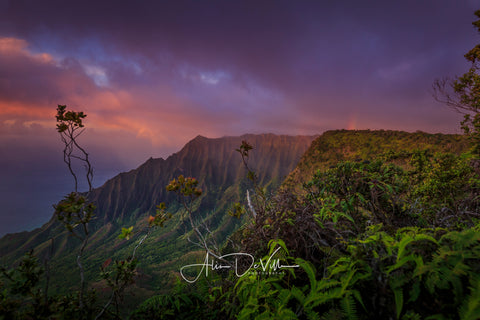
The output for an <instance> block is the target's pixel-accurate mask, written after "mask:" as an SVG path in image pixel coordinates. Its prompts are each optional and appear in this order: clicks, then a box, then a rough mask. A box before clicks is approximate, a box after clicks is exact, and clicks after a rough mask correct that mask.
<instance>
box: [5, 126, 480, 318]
mask: <svg viewBox="0 0 480 320" xmlns="http://www.w3.org/2000/svg"><path fill="white" fill-rule="evenodd" d="M252 137H254V136H249V138H252ZM243 138H246V137H243ZM200 139H204V138H200ZM196 140H198V138H197V139H196ZM239 141H240V140H237V141H236V142H239ZM197 143H198V141H195V140H194V141H193V142H192V144H191V145H190V146H189V145H187V147H186V148H185V150H189V153H183V154H184V155H183V156H182V157H183V158H184V159H185V158H189V159H198V155H199V154H205V152H206V151H202V150H201V148H202V147H203V146H205V144H203V145H198V144H197ZM196 144H197V145H196ZM257 145H261V144H258V143H257ZM237 147H238V146H237ZM207 149H208V148H207ZM192 150H194V151H192ZM212 150H215V149H212ZM232 150H235V148H234V147H233V146H232ZM272 150H273V149H272ZM470 150H471V144H470V143H469V142H468V139H466V138H465V137H463V136H458V135H442V134H435V135H433V134H427V133H422V132H417V133H406V132H396V131H345V130H341V131H329V132H326V133H325V134H323V135H322V136H320V137H318V138H317V139H315V140H314V141H313V142H312V144H311V146H310V147H309V148H308V150H307V151H306V152H305V154H304V155H303V157H302V159H301V161H300V163H299V164H298V166H297V167H296V169H295V170H294V171H293V172H292V174H291V175H290V176H289V177H288V179H287V180H286V182H285V184H284V186H283V188H282V189H281V190H280V191H279V192H277V193H275V194H274V195H271V194H270V193H269V192H268V191H266V190H264V189H263V188H262V183H265V182H267V181H271V178H270V179H265V178H259V177H264V176H265V175H264V174H262V173H261V170H257V168H261V169H262V170H265V168H271V167H272V166H270V165H269V163H271V162H268V161H267V160H265V162H262V161H260V162H258V161H256V162H253V161H250V160H251V159H252V158H253V157H254V155H255V153H256V152H259V151H258V150H257V149H256V148H253V150H248V152H247V153H246V157H245V158H246V160H247V161H246V162H247V168H246V169H245V168H244V169H243V170H242V171H241V174H240V173H234V174H233V176H234V179H241V177H238V175H243V176H249V177H250V179H246V180H245V179H243V180H241V181H243V182H242V184H241V185H239V186H237V187H236V188H241V190H242V191H241V192H242V193H243V194H245V190H247V189H248V190H250V192H251V197H252V199H251V202H252V203H251V206H249V205H248V203H247V201H246V200H241V199H240V203H239V204H238V205H239V207H238V208H237V209H238V211H239V214H238V216H239V217H240V220H239V219H238V218H234V217H232V216H231V215H228V214H226V212H224V213H223V215H224V217H228V219H234V220H237V221H238V222H239V223H240V221H244V222H243V223H244V224H243V227H241V228H240V229H238V231H236V232H235V230H236V229H237V228H233V229H232V230H231V233H230V234H231V236H230V237H229V238H230V241H228V242H225V243H223V245H222V247H221V248H220V251H221V253H222V254H227V253H238V252H245V253H249V254H251V255H252V256H254V257H255V259H256V262H258V261H260V260H261V261H262V262H261V263H262V264H265V265H268V264H269V263H270V265H269V266H268V267H266V270H267V272H247V273H246V274H245V275H243V276H242V277H238V276H237V275H236V274H235V272H234V271H233V270H230V271H227V270H223V271H218V270H213V269H212V270H210V271H209V272H208V275H207V274H206V273H205V272H200V273H199V277H198V279H197V281H194V282H192V283H188V282H186V281H185V280H184V279H183V278H182V277H181V276H180V274H179V273H178V270H179V269H180V268H181V267H182V266H185V265H188V264H192V263H203V262H204V258H205V255H204V252H203V253H202V250H201V249H196V250H193V251H192V247H191V246H190V247H188V241H187V240H186V239H185V238H184V237H183V238H182V234H185V231H184V230H185V228H186V227H182V228H180V226H181V225H182V224H181V219H179V215H180V211H173V212H178V213H177V214H175V213H174V214H173V217H172V219H170V220H168V221H166V222H165V225H164V227H163V228H159V229H156V231H154V232H153V233H152V234H150V236H149V237H148V239H147V240H146V241H145V243H144V244H142V246H141V247H139V249H138V257H139V264H138V267H136V266H135V270H136V271H135V272H134V274H132V275H134V278H135V279H136V280H135V281H136V285H134V287H133V288H136V289H135V290H134V291H133V292H135V293H136V294H137V295H139V296H140V297H145V296H148V295H152V294H155V293H156V294H157V295H155V296H153V297H152V298H149V299H147V300H146V301H144V302H143V303H141V304H140V305H139V306H137V307H135V306H134V302H133V301H135V299H133V300H132V298H131V293H128V292H126V293H125V296H124V297H123V298H124V299H125V300H124V301H125V302H124V306H123V311H122V312H123V314H124V316H126V315H127V314H128V313H125V312H127V311H128V310H132V308H133V309H136V310H135V311H134V312H133V313H132V314H131V315H130V317H131V318H132V319H170V318H171V319H178V318H180V319H181V318H184V319H188V318H201V319H213V318H217V319H218V318H220V319H231V318H235V317H237V318H239V319H253V318H267V319H271V318H279V319H280V318H281V319H289V318H291V319H295V318H309V319H321V318H324V319H374V318H378V319H380V318H381V319H425V318H428V317H434V318H442V317H444V318H447V319H450V318H460V319H476V318H477V317H478V316H479V315H480V313H479V312H480V309H479V308H480V305H479V304H478V301H479V299H478V294H479V290H480V286H479V285H480V282H479V279H480V278H479V276H478V275H479V271H480V270H478V269H479V266H480V263H479V262H480V261H479V259H480V258H478V257H480V255H479V254H480V242H479V240H480V230H479V225H478V217H479V214H478V212H479V210H478V209H479V201H478V196H479V190H480V178H479V176H478V173H477V172H476V170H477V167H478V166H477V163H478V161H477V160H476V158H475V157H474V156H473V155H472V153H471V152H470ZM182 152H183V151H182ZM212 152H213V151H212ZM190 153H193V155H192V154H190ZM207 153H208V152H207ZM267 154H268V152H267ZM231 156H232V157H235V156H236V157H237V159H239V161H240V160H241V156H240V155H239V154H238V153H236V152H234V151H233V153H232V154H231ZM174 157H178V156H174ZM220 158H222V159H223V158H224V157H220ZM227 158H229V157H227ZM281 158H282V157H280V159H281ZM231 159H233V158H231ZM275 159H277V158H275ZM152 161H155V160H149V161H148V162H147V163H146V164H145V165H144V166H142V167H141V168H139V169H138V170H136V171H132V172H131V173H128V174H127V175H130V176H131V178H129V180H128V179H127V180H128V181H130V183H126V182H121V181H126V180H125V179H126V178H127V177H123V176H122V175H120V177H119V178H117V179H114V180H111V181H109V182H107V183H106V184H105V186H104V189H103V190H99V191H98V192H96V193H94V194H96V195H100V194H101V192H106V191H105V190H112V188H114V186H121V185H122V183H125V185H126V186H129V187H131V185H132V184H135V183H136V182H135V181H142V180H148V179H149V175H148V174H146V173H142V170H145V169H146V168H149V167H151V166H152V164H153V162H152ZM157 161H159V162H163V161H164V160H157ZM210 161H211V160H210ZM230 161H233V160H230ZM278 161H279V160H277V161H276V162H274V163H278ZM177 163H178V162H177ZM183 163H185V167H187V163H189V162H183ZM206 163H207V164H204V165H201V170H199V176H202V172H204V170H208V169H206V168H207V166H208V161H207V162H206ZM197 165H198V164H197ZM238 165H239V166H240V167H241V162H238ZM255 166H257V168H255ZM274 167H275V166H274ZM184 170H185V169H184ZM202 170H203V171H202ZM237 170H238V169H237ZM250 170H255V173H254V174H253V177H254V178H252V175H249V172H253V171H250ZM182 172H184V171H178V172H176V173H175V174H178V173H182ZM211 173H212V172H209V174H211ZM123 175H125V174H123ZM224 175H227V176H228V175H230V174H229V173H224ZM139 176H140V177H141V176H143V177H144V178H143V179H139V180H136V179H137V178H135V177H139ZM172 176H173V177H174V175H172ZM206 176H208V175H203V177H206ZM252 180H253V181H252ZM216 181H220V185H221V181H222V179H220V178H218V179H217V180H216ZM292 181H296V182H295V183H296V188H289V187H288V186H289V185H291V184H292ZM299 181H304V182H303V183H301V182H299ZM114 182H115V183H114ZM207 186H208V187H207V188H206V189H207V191H206V192H208V191H209V189H210V190H211V189H213V188H215V186H216V184H215V183H212V184H208V185H207ZM158 188H159V189H160V186H158ZM163 188H165V186H164V187H163ZM119 190H121V189H119ZM132 192H133V191H132ZM142 192H145V190H143V189H142V191H141V192H139V194H140V193H142ZM147 193H148V194H152V192H151V191H149V192H147ZM108 194H114V193H113V192H112V191H110V192H108ZM97 199H98V198H97ZM107 199H109V200H108V201H110V205H111V201H113V199H112V197H107ZM149 199H150V200H149V201H152V199H151V198H149ZM165 199H166V200H167V201H171V203H172V204H171V206H170V208H176V210H180V206H179V204H178V203H177V202H176V198H175V197H172V196H169V195H168V194H165ZM97 201H98V200H97ZM122 201H125V199H123V200H122ZM205 201H206V196H205V195H204V194H201V195H199V197H198V198H197V199H196V200H195V199H194V201H193V202H192V203H193V207H192V208H194V209H193V210H194V211H195V212H199V214H201V215H205V213H202V212H205V211H202V209H201V208H202V203H204V202H205ZM211 201H214V200H211ZM230 201H232V203H233V201H235V200H234V199H233V198H231V200H230ZM132 203H134V202H133V201H132ZM175 203H177V204H175ZM142 205H147V206H149V205H151V204H147V203H145V202H141V201H139V202H138V203H137V206H142ZM100 206H101V204H100ZM117 212H118V210H117ZM130 212H136V211H135V209H134V208H132V209H130ZM253 212H254V213H255V214H253ZM232 215H235V214H232ZM175 216H176V217H175ZM205 217H206V218H208V215H205ZM135 219H137V220H138V221H140V222H139V223H136V224H135V225H134V229H136V230H143V229H142V228H145V227H146V224H147V222H146V221H145V220H143V219H142V216H141V215H139V216H134V217H132V220H130V221H135ZM218 219H225V218H222V216H220V218H218ZM106 221H108V222H107V223H106V224H105V225H104V226H102V227H100V228H99V229H98V230H99V231H101V232H103V233H104V234H106V235H107V236H105V237H104V238H102V237H101V233H99V231H96V232H95V234H94V236H93V237H92V243H93V244H94V245H95V246H97V247H96V248H101V249H100V250H104V251H103V252H106V250H108V248H111V247H112V246H114V247H113V248H114V250H116V251H117V252H116V253H114V254H113V255H112V254H105V255H104V256H102V255H101V254H98V252H95V251H94V252H93V253H89V254H88V255H87V257H89V258H88V259H87V260H86V263H85V264H86V265H87V270H88V271H89V272H90V273H91V274H94V272H95V269H96V270H98V268H99V267H98V266H99V265H102V263H103V265H105V262H104V261H106V260H107V259H108V258H109V257H112V258H113V260H114V261H121V260H120V259H121V257H122V255H123V256H126V255H128V252H129V250H130V252H131V250H132V249H133V248H134V247H135V246H137V244H138V243H139V242H138V241H139V240H140V235H141V233H139V235H138V236H135V234H133V236H134V237H133V238H132V239H130V240H125V239H124V240H119V239H117V235H118V233H119V231H118V228H117V229H116V231H115V229H114V227H113V225H114V224H113V222H112V219H111V218H110V219H108V220H106ZM220 221H225V220H220ZM97 223H98V222H97ZM127 226H128V224H127ZM185 226H187V224H185ZM175 230H177V231H175ZM186 230H187V231H186V232H187V233H186V234H188V228H187V229H186ZM182 231H183V233H182ZM109 232H111V235H109ZM232 232H234V233H233V234H232ZM108 235H109V236H108ZM172 235H174V237H176V238H178V239H183V240H182V241H181V242H178V241H173V242H172V240H171V239H172V238H171V236H172ZM37 236H38V234H37ZM99 239H100V240H99ZM31 241H33V240H31ZM98 243H102V244H103V246H98ZM39 248H40V249H41V246H40V247H39ZM72 248H74V247H72ZM92 248H95V247H94V246H93V245H92V246H91V247H89V248H88V249H87V252H88V250H92ZM95 250H99V249H95ZM110 252H111V251H110ZM159 252H161V253H162V254H164V255H165V256H163V257H161V260H159ZM182 252H183V253H182ZM186 252H190V253H189V254H185V253H186ZM175 254H177V255H178V256H177V258H175ZM272 254H273V255H272ZM57 255H58V257H62V258H64V256H62V255H65V257H69V255H68V254H66V253H65V252H63V253H62V252H61V251H60V252H59V253H57ZM72 255H73V254H70V259H73V258H72ZM272 256H273V257H274V259H277V258H278V259H279V263H280V265H290V266H296V267H295V268H293V267H292V268H283V269H282V268H278V265H277V268H276V269H275V267H274V266H273V265H272V260H270V262H268V260H269V258H270V257H272ZM92 257H96V259H95V258H94V259H92ZM25 259H27V260H25ZM28 259H30V260H32V259H33V258H32V257H27V258H24V261H30V260H28ZM270 259H271V258H270ZM54 260H55V259H52V261H54ZM257 260H258V261H257ZM33 261H34V259H33ZM162 261H164V262H162ZM216 261H217V263H219V264H221V263H222V261H221V260H216ZM232 261H233V260H232ZM29 263H30V264H31V265H35V263H34V262H29ZM23 265H24V264H23ZM162 265H163V266H164V267H167V268H165V270H168V267H170V270H177V271H176V272H175V273H174V274H176V275H177V277H178V280H177V284H176V285H175V287H174V288H173V289H171V290H169V291H168V292H167V291H165V292H164V293H163V294H161V295H158V293H159V292H162V291H164V290H165V288H168V287H170V288H171V285H172V284H173V283H174V282H175V281H174V280H173V279H174V278H175V277H172V274H170V275H169V274H168V273H165V272H162V271H159V269H158V267H159V266H162ZM249 267H250V268H251V266H250V265H249V263H248V261H245V260H239V261H238V268H239V269H241V270H243V271H245V270H248V268H249ZM51 268H55V270H62V271H61V272H63V273H64V274H68V273H69V272H70V274H72V277H73V274H74V271H72V270H67V269H57V268H60V267H57V266H55V264H54V262H52V265H51ZM71 268H72V269H73V267H71ZM105 268H108V265H107V266H106V267H105ZM242 268H243V269H242ZM259 270H260V271H262V269H261V268H259V269H257V271H259ZM272 270H274V272H272ZM250 271H252V270H250ZM11 272H17V273H18V272H19V271H18V270H17V271H15V270H14V271H11ZM30 272H31V273H32V271H31V270H30ZM112 272H113V271H112ZM97 273H98V271H97ZM197 273H198V272H197ZM19 274H20V275H21V274H22V273H21V272H20V273H19ZM193 274H194V275H195V274H196V273H195V272H194V273H193ZM20 275H18V277H20ZM24 276H25V275H24ZM155 277H157V278H155ZM12 278H13V273H12ZM155 279H157V280H155ZM187 279H192V277H190V278H189V277H188V276H187ZM154 281H157V287H155V285H153V284H154V283H155V282H154ZM172 281H173V282H172ZM71 285H72V286H75V280H72V282H71ZM152 285H153V286H152ZM105 286H106V284H105V283H103V284H102V282H98V283H97V284H96V285H95V287H96V288H97V289H100V290H102V288H103V287H105ZM161 286H163V289H162V288H161ZM40 287H41V286H40ZM130 287H131V284H130ZM7 288H8V287H7ZM139 288H145V289H143V290H146V291H140V289H139ZM13 292H14V293H15V294H14V295H10V296H4V297H3V300H2V301H3V302H2V305H3V307H4V308H6V304H7V303H13V302H12V301H11V300H10V299H11V297H12V296H13V297H14V296H17V297H18V294H19V293H18V292H17V291H13ZM100 297H101V295H100ZM137 299H138V298H137ZM91 303H92V305H93V306H94V305H95V303H94V302H91ZM39 305H40V304H39ZM53 305H55V304H53V303H52V304H50V308H52V306H53ZM129 305H130V306H129ZM7 306H8V305H7ZM57 308H59V307H58V302H57ZM70 308H73V309H72V310H76V309H75V308H77V307H75V305H71V306H70ZM92 308H93V309H92V310H95V307H92ZM60 309H61V308H60ZM61 310H63V311H57V312H60V314H66V313H67V311H68V310H70V309H68V310H67V309H65V308H64V309H61ZM97 310H98V309H97ZM29 311H30V309H28V308H27V309H25V310H24V312H25V313H28V312H29ZM97 312H98V311H97ZM122 312H121V313H118V312H117V313H115V312H111V313H104V314H103V315H102V317H104V318H109V317H117V316H118V315H119V314H122ZM92 313H93V314H95V312H93V311H92ZM85 317H86V318H88V317H89V316H88V315H87V316H85Z"/></svg>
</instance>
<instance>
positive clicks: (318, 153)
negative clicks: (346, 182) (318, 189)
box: [285, 130, 470, 186]
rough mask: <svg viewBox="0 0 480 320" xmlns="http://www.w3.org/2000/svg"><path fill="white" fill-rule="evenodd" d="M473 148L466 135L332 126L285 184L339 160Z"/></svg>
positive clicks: (403, 158) (399, 158)
mask: <svg viewBox="0 0 480 320" xmlns="http://www.w3.org/2000/svg"><path fill="white" fill-rule="evenodd" d="M469 148H470V144H469V142H468V141H467V139H466V138H465V136H462V135H453V134H441V133H437V134H430V133H425V132H421V131H417V132H415V133H409V132H404V131H393V130H332V131H327V132H325V133H323V134H322V135H321V136H319V137H318V138H316V139H315V140H314V141H313V142H312V144H311V146H310V147H309V148H308V150H307V151H306V152H305V154H304V155H303V156H302V159H301V160H300V162H299V163H298V166H297V167H296V168H295V169H294V170H293V171H292V173H291V174H290V175H289V176H288V177H287V179H286V181H285V185H287V186H295V185H299V184H301V183H303V182H306V181H307V180H309V179H310V178H311V177H312V175H313V174H314V173H315V172H316V171H317V170H319V169H320V170H324V169H327V168H329V167H331V166H333V165H335V164H337V163H338V162H339V161H344V160H351V161H371V160H373V159H376V158H380V159H382V160H387V161H389V162H394V163H396V164H399V165H403V164H405V163H406V162H407V160H409V159H410V157H411V154H412V152H414V151H417V150H423V151H425V152H427V153H431V154H434V153H437V152H451V153H455V154H459V153H461V152H465V151H467V150H468V149H469Z"/></svg>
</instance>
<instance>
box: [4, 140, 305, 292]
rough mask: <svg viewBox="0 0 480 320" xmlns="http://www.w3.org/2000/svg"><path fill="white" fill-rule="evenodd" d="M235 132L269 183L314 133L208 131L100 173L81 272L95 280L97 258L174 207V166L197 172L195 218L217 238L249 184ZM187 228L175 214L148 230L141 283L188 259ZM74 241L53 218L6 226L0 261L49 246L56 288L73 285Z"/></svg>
mask: <svg viewBox="0 0 480 320" xmlns="http://www.w3.org/2000/svg"><path fill="white" fill-rule="evenodd" d="M242 140H247V141H248V142H249V143H250V144H252V145H253V146H254V148H255V150H254V151H255V152H253V153H252V156H251V159H250V162H251V166H252V168H254V169H255V170H257V171H258V173H259V181H260V183H261V184H262V185H264V186H266V187H267V188H268V189H269V190H274V189H275V188H276V187H278V186H279V184H280V183H281V182H282V181H283V179H284V178H285V176H286V175H288V174H289V173H290V172H291V171H292V170H293V168H294V167H295V165H296V164H297V162H298V160H299V159H300V157H301V156H302V154H303V153H304V152H305V150H306V149H307V148H308V146H309V145H310V143H311V141H312V140H313V137H309V136H295V137H293V136H278V135H273V134H263V135H244V136H241V137H224V138H218V139H208V138H205V137H202V136H198V137H196V138H195V139H193V140H192V141H190V142H189V143H187V144H186V145H185V147H184V148H183V149H182V150H181V151H179V152H178V153H175V154H173V155H171V156H170V157H168V158H167V159H149V160H148V161H146V162H145V163H144V164H143V165H141V166H140V167H139V168H137V169H135V170H131V171H129V172H126V173H121V174H119V175H118V176H116V177H114V178H113V179H111V180H109V181H107V182H106V183H105V184H104V185H103V186H102V187H100V188H97V189H95V190H93V192H92V193H91V194H90V195H89V198H90V199H92V200H93V201H94V202H95V204H96V206H97V210H96V217H95V220H94V221H93V222H91V224H90V228H91V230H92V232H91V237H90V240H89V243H88V246H87V248H86V251H85V255H84V265H85V266H86V274H87V279H90V280H92V281H97V280H99V279H98V271H99V266H100V265H101V264H102V263H103V262H104V261H105V260H106V259H108V258H113V259H125V258H126V257H127V256H128V255H130V254H131V253H132V251H133V249H134V247H135V245H136V244H137V243H138V241H139V239H140V237H142V236H143V234H144V230H145V227H146V225H147V222H146V220H147V217H148V216H149V215H150V214H152V215H153V214H154V213H155V207H156V205H157V204H159V203H160V202H166V203H167V204H169V205H170V207H169V210H170V211H171V212H173V213H175V212H176V211H177V210H178V209H179V205H178V202H177V199H176V198H175V196H174V195H172V194H167V192H166V189H165V186H166V185H167V184H168V183H169V181H171V180H172V179H173V178H174V177H177V176H178V175H180V174H183V175H185V176H193V177H195V178H197V179H198V180H199V182H200V187H201V188H202V189H203V191H204V192H203V195H202V197H201V198H200V199H199V201H198V209H197V215H198V216H197V217H196V219H198V221H203V223H205V224H206V225H207V226H208V228H209V229H210V230H211V231H212V232H213V233H215V234H216V236H217V239H218V240H219V241H224V239H225V238H226V237H227V236H228V235H229V234H231V233H232V232H233V231H234V230H236V229H237V228H238V227H239V225H240V223H241V221H239V220H238V219H236V218H232V217H230V216H229V215H228V214H227V210H228V209H229V208H230V207H231V205H232V203H233V202H234V201H242V200H243V199H244V197H245V192H246V190H247V188H250V187H251V184H250V182H249V181H248V180H247V179H246V178H245V176H246V170H245V168H244V167H243V165H242V163H241V157H240V155H239V154H238V153H237V152H236V151H235V149H236V148H238V147H239V146H240V144H241V141H242ZM130 226H135V227H134V230H135V231H136V233H135V236H134V237H133V239H131V240H130V241H126V240H119V239H118V235H119V233H120V229H121V228H122V227H130ZM189 231H190V228H189V227H188V224H186V223H185V221H182V220H181V219H180V218H179V215H175V214H174V218H173V219H172V220H171V221H170V222H169V223H168V224H167V226H166V227H165V228H159V229H157V230H156V231H155V232H154V233H153V234H151V235H150V236H149V238H148V239H147V240H146V241H145V243H144V244H143V245H142V247H140V249H139V251H138V252H137V255H138V257H139V258H140V261H141V264H140V270H141V273H142V274H143V275H144V276H145V277H144V278H143V281H142V278H141V279H140V281H139V283H140V286H144V287H146V288H148V289H150V290H158V289H161V288H162V283H164V282H165V281H167V279H166V278H165V277H166V273H165V270H178V268H177V267H178V265H179V264H180V263H183V261H189V259H190V258H189V254H188V253H189V252H191V251H194V250H195V249H196V247H195V246H193V245H192V244H191V243H189V242H188V241H187V240H186V239H185V237H184V235H185V234H188V233H189ZM79 244H80V242H79V241H78V240H77V239H75V238H73V237H71V236H69V234H68V233H67V232H65V230H64V227H63V226H62V225H60V224H59V223H58V222H56V221H55V219H53V218H52V220H51V221H49V222H48V223H47V224H45V225H44V226H42V227H41V228H39V229H36V230H34V231H31V232H23V233H17V234H8V235H5V236H4V237H3V238H2V239H0V257H1V261H0V263H4V264H11V263H13V262H14V261H16V260H17V259H18V258H20V257H21V256H22V255H23V254H24V253H25V252H26V251H28V250H30V249H34V251H35V252H36V254H38V255H40V256H41V257H48V256H50V255H51V253H53V258H52V259H51V261H50V263H51V269H52V270H55V274H53V275H52V282H53V283H54V286H57V287H58V288H59V290H60V291H61V290H62V289H61V288H64V289H66V288H69V287H72V286H75V285H78V269H77V267H76V264H75V259H76V252H77V250H78V247H79ZM190 261H191V260H190Z"/></svg>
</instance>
